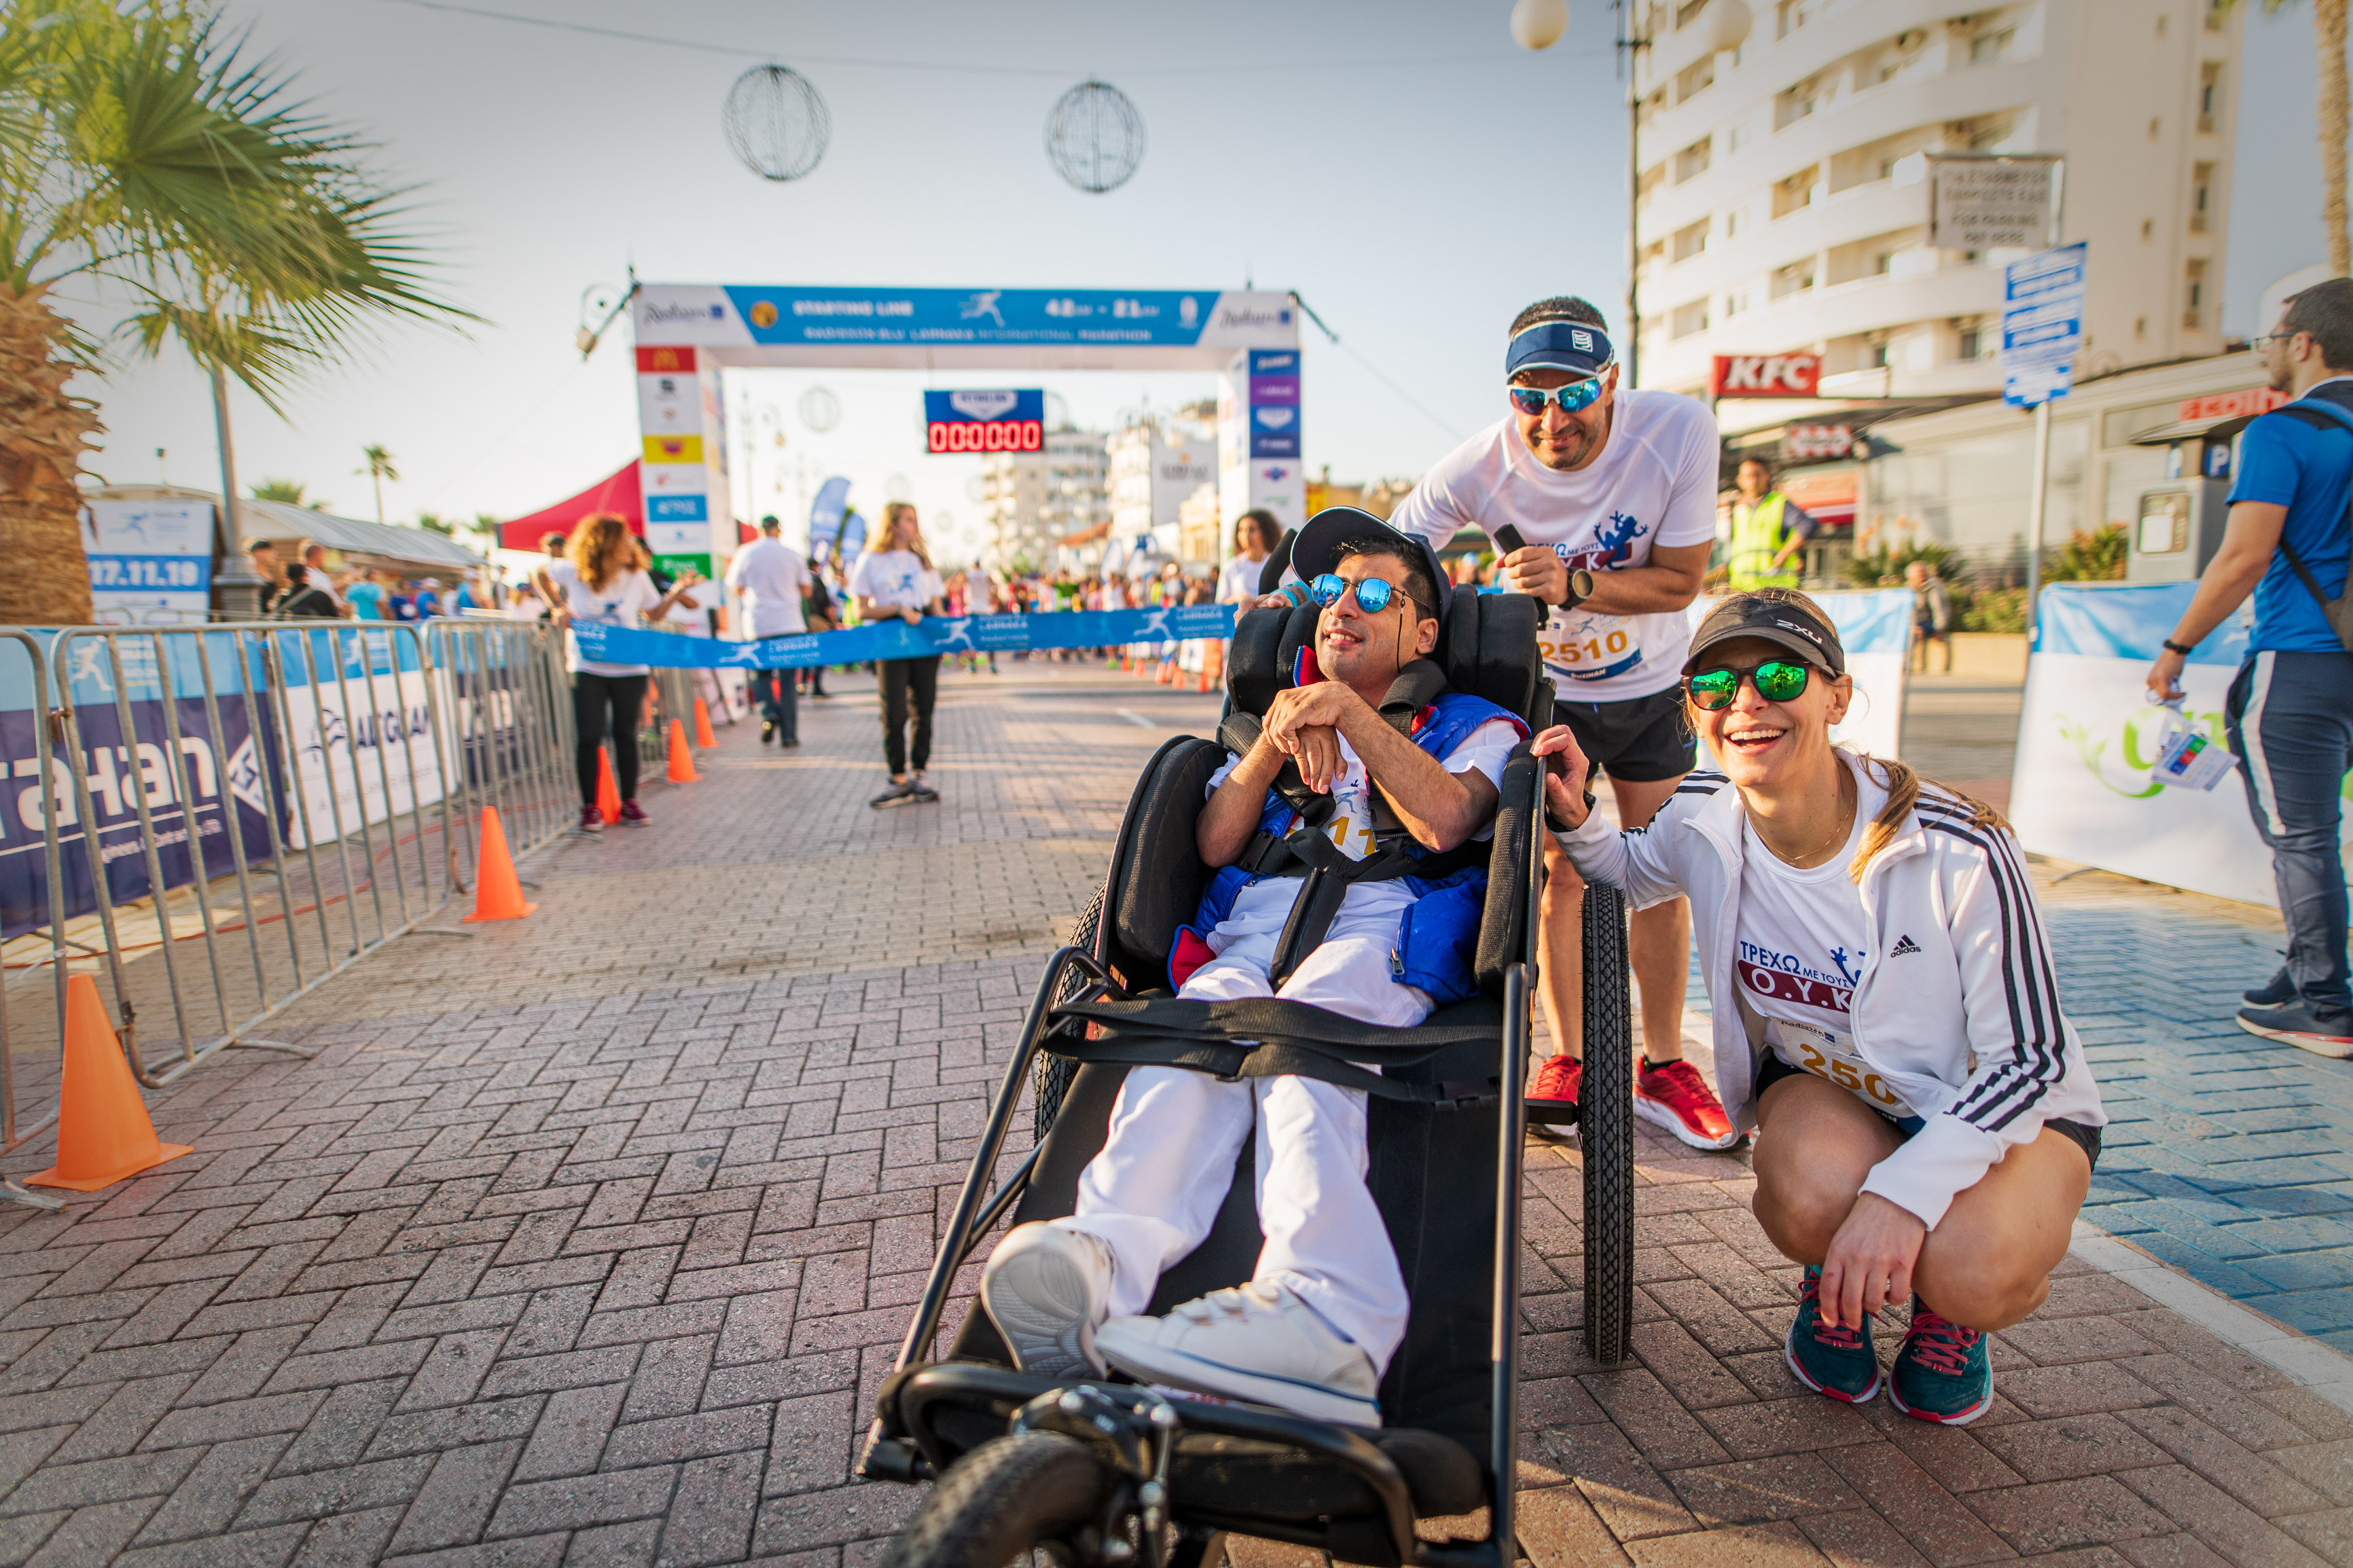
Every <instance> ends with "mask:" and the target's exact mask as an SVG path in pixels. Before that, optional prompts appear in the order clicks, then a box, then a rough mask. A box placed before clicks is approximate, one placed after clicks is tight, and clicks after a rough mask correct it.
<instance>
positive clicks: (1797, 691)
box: [1683, 658, 1812, 713]
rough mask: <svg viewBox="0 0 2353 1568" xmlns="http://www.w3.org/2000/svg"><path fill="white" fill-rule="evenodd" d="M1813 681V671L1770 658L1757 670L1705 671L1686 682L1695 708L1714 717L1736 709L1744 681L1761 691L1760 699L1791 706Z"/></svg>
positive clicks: (1758, 693) (1783, 659) (1792, 663)
mask: <svg viewBox="0 0 2353 1568" xmlns="http://www.w3.org/2000/svg"><path fill="white" fill-rule="evenodd" d="M1811 677H1812V671H1811V670H1810V669H1808V668H1807V667H1806V666H1804V665H1802V664H1799V663H1797V662H1796V661H1794V660H1791V659H1786V658H1768V659H1767V660H1766V661H1765V662H1764V663H1763V664H1760V665H1758V666H1757V668H1754V669H1733V668H1723V669H1703V670H1701V671H1700V672H1699V673H1698V674H1697V675H1694V676H1691V677H1689V678H1688V679H1685V680H1684V682H1683V686H1684V688H1685V689H1687V690H1689V691H1690V692H1691V700H1692V702H1693V704H1694V706H1696V707H1698V708H1701V709H1704V710H1706V711H1708V712H1710V713H1714V712H1716V711H1718V710H1721V709H1725V708H1729V707H1731V706H1732V703H1733V700H1734V699H1735V698H1736V697H1738V696H1739V695H1740V683H1741V681H1742V680H1743V679H1746V681H1747V682H1748V684H1749V685H1751V686H1754V687H1755V688H1757V696H1759V697H1762V698H1763V699H1764V700H1766V701H1767V702H1788V701H1793V700H1796V699H1797V698H1799V697H1802V696H1803V695H1805V690H1806V682H1807V681H1808V680H1809V679H1811Z"/></svg>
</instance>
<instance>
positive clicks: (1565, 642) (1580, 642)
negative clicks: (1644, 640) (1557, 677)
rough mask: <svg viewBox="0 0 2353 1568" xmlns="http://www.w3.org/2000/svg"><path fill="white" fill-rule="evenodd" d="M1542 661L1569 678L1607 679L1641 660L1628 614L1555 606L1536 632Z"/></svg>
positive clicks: (1635, 634)
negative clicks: (1584, 611) (1582, 610)
mask: <svg viewBox="0 0 2353 1568" xmlns="http://www.w3.org/2000/svg"><path fill="white" fill-rule="evenodd" d="M1536 647H1537V648H1538V649H1539V651H1541V652H1542V654H1543V655H1544V661H1545V664H1546V666H1547V667H1548V668H1551V669H1553V670H1554V671H1556V672H1557V673H1558V674H1561V675H1564V676H1566V677H1567V678H1568V679H1571V680H1607V679H1609V678H1610V677H1611V676H1613V675H1623V674H1625V673H1626V672H1627V671H1628V670H1630V669H1631V668H1634V667H1635V666H1636V665H1638V664H1640V663H1641V662H1642V644H1641V637H1640V635H1639V634H1638V633H1637V631H1636V630H1635V626H1634V620H1633V617H1632V616H1596V615H1587V614H1584V613H1581V612H1577V611H1568V612H1563V611H1560V610H1555V611H1554V612H1553V613H1552V615H1551V616H1550V617H1549V618H1548V619H1547V620H1546V623H1545V625H1544V627H1543V629H1541V630H1540V631H1538V632H1537V633H1536Z"/></svg>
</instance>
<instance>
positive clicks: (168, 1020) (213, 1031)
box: [0, 619, 691, 1197]
mask: <svg viewBox="0 0 2353 1568" xmlns="http://www.w3.org/2000/svg"><path fill="white" fill-rule="evenodd" d="M673 673H675V672H673ZM570 685H571V681H570V678H569V676H568V675H566V674H565V669H564V658H563V643H562V638H561V637H560V636H558V635H554V634H551V633H550V632H549V631H548V630H547V629H545V628H544V627H543V626H538V625H536V624H531V623H522V622H487V621H480V620H473V619H465V620H436V621H432V622H428V623H426V624H424V625H422V626H411V625H404V624H400V623H394V622H368V623H360V624H354V623H351V622H326V623H319V622H308V623H288V622H278V623H269V624H222V625H215V626H174V627H140V628H109V627H74V628H69V629H66V630H61V631H58V632H54V633H32V632H26V631H23V630H19V629H16V628H9V627H0V694H13V697H12V703H13V702H14V701H23V702H26V703H28V704H29V706H27V707H25V708H16V707H14V706H13V705H10V704H0V752H5V758H0V776H5V779H6V781H7V784H8V786H9V791H10V795H11V798H10V799H7V800H5V801H0V912H5V917H6V922H5V930H0V954H5V970H0V1152H5V1151H6V1150H7V1149H10V1148H14V1147H15V1146H16V1145H17V1144H18V1143H21V1142H24V1141H25V1140H26V1138H29V1137H31V1136H33V1135H34V1134H36V1133H37V1132H39V1131H43V1130H45V1129H46V1128H47V1126H48V1125H49V1124H50V1123H51V1122H53V1121H54V1120H55V1113H54V1106H55V1103H56V1095H55V1088H56V1081H57V1077H58V1071H59V1059H60V1048H61V1047H62V1044H63V1020H64V1018H65V1016H66V988H67V978H68V974H69V973H90V975H91V976H92V977H93V979H95V980H96V982H97V984H98V986H99V989H100V994H101V996H102V997H104V998H105V1000H106V1002H107V1006H108V1013H109V1016H110V1017H111V1019H112V1020H113V1022H114V1025H115V1028H116V1031H117V1033H118V1035H119V1037H120V1038H121V1044H122V1047H123V1050H124V1054H125V1056H126V1057H127V1058H128V1059H129V1061H130V1064H131V1067H132V1071H133V1073H134V1074H135V1075H136V1076H137V1078H138V1079H139V1081H140V1082H141V1083H142V1084H144V1085H146V1086H147V1087H149V1088H161V1087H163V1086H164V1085H165V1084H168V1083H170V1082H172V1081H173V1080H174V1079H176V1078H178V1077H179V1076H180V1075H182V1074H183V1073H185V1072H186V1071H187V1070H188V1069H189V1068H193V1067H195V1065H196V1064H197V1063H199V1062H201V1061H203V1060H205V1059H206V1058H208V1057H210V1056H211V1055H213V1054H214V1053H215V1052H216V1051H219V1050H221V1049H223V1048H225V1047H230V1046H241V1047H263V1048H271V1049H280V1050H290V1051H294V1052H296V1053H297V1054H301V1055H309V1054H311V1053H310V1052H309V1050H308V1049H307V1048H306V1047H296V1046H289V1045H285V1044H283V1043H281V1042H275V1041H270V1040H268V1039H266V1038H262V1037H259V1034H258V1031H259V1029H260V1028H261V1027H262V1026H263V1025H264V1024H265V1023H266V1022H267V1021H268V1020H269V1018H271V1017H272V1016H275V1015H277V1014H278V1013H280V1012H281V1011H282V1010H283V1009H284V1008H286V1007H287V1006H288V1005H290V1004H291V1003H293V1002H294V1001H295V1000H297V999H298V998H300V997H301V996H303V995H305V994H308V993H309V992H311V991H312V990H314V989H316V988H317V987H318V986H319V985H320V984H323V983H324V982H325V981H326V980H327V979H329V978H330V977H331V976H332V975H335V974H337V973H341V972H342V971H343V970H344V969H347V968H349V967H350V966H351V965H352V964H353V963H356V962H357V961H358V960H359V959H360V958H362V957H364V956H365V955H366V954H367V953H370V952H374V951H375V950H376V949H377V948H379V947H381V946H383V945H384V944H385V942H390V941H391V940H393V939H394V938H395V937H397V936H400V935H402V934H404V933H406V932H409V931H436V932H442V933H446V934H457V935H470V934H471V933H470V932H468V931H462V930H460V929H459V928H456V927H442V926H434V925H427V924H426V923H425V922H426V921H428V920H429V919H431V918H432V917H433V916H434V915H436V914H437V913H438V912H440V911H442V910H446V909H447V908H448V906H449V905H450V903H451V902H452V901H453V900H456V899H458V898H459V897H461V896H464V895H467V894H470V891H471V889H472V885H473V877H474V867H475V857H476V850H477V844H476V833H477V828H478V825H479V824H480V819H481V813H482V808H483V807H485V806H496V807H497V808H498V811H499V815H500V816H501V821H502V823H503V826H504V828H505V833H506V837H507V841H508V844H509V846H510V847H511V848H512V850H513V851H514V852H515V853H517V854H522V853H524V852H526V851H528V850H530V849H533V848H535V847H539V846H541V845H543V844H545V843H547V842H549V841H550V840H552V839H554V837H557V836H558V835H559V834H561V833H563V832H565V831H566V830H567V829H568V828H569V827H570V826H572V823H573V819H574V812H575V798H576V797H575V789H574V784H573V773H572V755H573V746H572V742H573V721H572V704H571V700H570ZM687 711H688V712H689V713H690V714H691V699H690V700H689V702H688V706H687ZM159 1037H160V1038H161V1039H164V1040H166V1041H169V1042H170V1045H169V1047H167V1048H166V1049H165V1050H164V1051H163V1052H162V1053H160V1054H159V1053H155V1052H153V1049H152V1047H153V1043H154V1042H155V1041H156V1040H157V1039H158V1038H159ZM20 1102H21V1103H23V1104H25V1105H27V1106H29V1105H33V1104H39V1105H41V1106H42V1107H43V1108H44V1109H43V1112H42V1114H41V1115H40V1116H39V1117H38V1118H37V1119H35V1120H27V1119H26V1118H25V1117H22V1116H20V1115H19V1113H18V1111H19V1105H20ZM16 1195H19V1194H15V1193H10V1192H8V1191H6V1190H5V1189H0V1197H5V1196H16Z"/></svg>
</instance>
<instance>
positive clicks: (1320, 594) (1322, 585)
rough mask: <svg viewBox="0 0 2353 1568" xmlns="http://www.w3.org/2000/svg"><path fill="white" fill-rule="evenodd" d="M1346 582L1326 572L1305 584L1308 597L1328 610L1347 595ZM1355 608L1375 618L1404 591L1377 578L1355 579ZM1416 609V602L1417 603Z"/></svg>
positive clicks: (1347, 586) (1334, 574) (1335, 574)
mask: <svg viewBox="0 0 2353 1568" xmlns="http://www.w3.org/2000/svg"><path fill="white" fill-rule="evenodd" d="M1348 588H1349V583H1348V580H1347V579H1346V578H1345V577H1343V576H1341V575H1340V574H1338V573H1337V572H1326V573H1324V574H1323V575H1321V576H1319V577H1317V578H1315V579H1314V581H1312V582H1310V583H1309V584H1307V594H1308V596H1309V597H1310V598H1312V599H1314V601H1315V603H1316V604H1317V605H1320V606H1321V607H1323V608H1324V609H1327V610H1328V609H1330V608H1331V607H1332V606H1333V605H1336V604H1338V603H1339V602H1340V598H1341V595H1345V593H1347V591H1348ZM1403 595H1405V590H1404V589H1402V588H1398V587H1395V586H1392V585H1391V584H1388V583H1384V582H1382V581H1381V580H1380V579H1379V578H1378V577H1363V578H1359V579H1357V581H1356V608H1358V609H1360V610H1362V611H1364V612H1365V614H1366V615H1368V616H1377V615H1379V614H1380V613H1381V612H1382V611H1383V610H1386V609H1388V607H1389V601H1390V600H1391V599H1393V598H1397V597H1399V596H1403ZM1417 607H1418V602H1417Z"/></svg>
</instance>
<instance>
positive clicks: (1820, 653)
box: [1683, 594, 1846, 675]
mask: <svg viewBox="0 0 2353 1568" xmlns="http://www.w3.org/2000/svg"><path fill="white" fill-rule="evenodd" d="M1741 637H1759V638H1762V639H1763V640H1764V641H1766V642H1769V643H1775V644H1778V645H1779V646H1780V647H1785V648H1787V649H1788V650H1789V651H1790V652H1791V653H1793V654H1796V655H1797V656H1798V657H1799V658H1801V659H1803V660H1804V661H1805V662H1806V663H1808V664H1810V665H1812V666H1813V667H1814V668H1816V669H1825V670H1828V671H1829V672H1830V673H1831V674H1832V675H1844V674H1845V673H1846V649H1845V648H1843V647H1840V646H1839V637H1838V632H1837V630H1836V629H1835V628H1834V627H1832V626H1831V624H1830V623H1829V622H1828V621H1825V620H1823V619H1822V618H1821V617H1820V616H1816V615H1815V614H1814V613H1813V612H1812V611H1810V610H1809V609H1807V608H1806V607H1805V606H1804V605H1799V604H1796V603H1793V602H1792V601H1790V600H1788V599H1767V598H1762V597H1759V596H1758V595H1755V594H1735V595H1732V596H1731V597H1730V598H1728V599H1726V600H1725V601H1724V602H1723V603H1722V604H1720V605H1716V607H1715V608H1714V609H1713V610H1710V611H1709V612H1708V613H1707V616H1706V618H1705V619H1704V620H1703V621H1701V622H1700V624H1699V629H1698V630H1696V631H1694V632H1693V633H1692V640H1691V657H1690V658H1687V659H1685V660H1683V673H1684V674H1685V675H1689V674H1691V673H1692V672H1693V671H1694V670H1695V669H1697V668H1699V667H1700V661H1701V660H1702V659H1704V658H1706V657H1707V655H1708V651H1709V650H1710V649H1711V648H1714V647H1717V646H1719V645H1721V644H1724V643H1728V642H1733V641H1736V640H1737V639H1738V638H1741Z"/></svg>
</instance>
